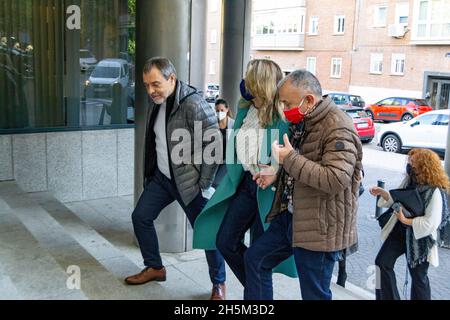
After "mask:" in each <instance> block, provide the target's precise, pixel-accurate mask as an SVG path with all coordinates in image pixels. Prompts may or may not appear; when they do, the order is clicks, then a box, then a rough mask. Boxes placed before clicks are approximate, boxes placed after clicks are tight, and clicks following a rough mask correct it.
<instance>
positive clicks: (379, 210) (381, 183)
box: [374, 180, 385, 219]
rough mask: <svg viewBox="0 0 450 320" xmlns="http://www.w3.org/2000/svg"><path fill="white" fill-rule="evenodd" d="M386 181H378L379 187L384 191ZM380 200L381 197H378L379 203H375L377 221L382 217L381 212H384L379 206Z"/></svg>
mask: <svg viewBox="0 0 450 320" xmlns="http://www.w3.org/2000/svg"><path fill="white" fill-rule="evenodd" d="M384 184H385V183H384V181H383V180H378V181H377V187H379V188H382V189H384ZM378 200H380V196H377V202H375V217H374V218H375V219H377V218H378V217H379V216H380V215H381V213H382V212H381V211H382V210H383V208H380V207H378V206H377V204H378Z"/></svg>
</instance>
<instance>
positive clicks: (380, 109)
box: [366, 97, 433, 121]
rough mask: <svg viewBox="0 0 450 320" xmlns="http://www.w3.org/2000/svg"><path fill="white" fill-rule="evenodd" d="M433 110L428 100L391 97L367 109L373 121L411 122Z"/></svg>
mask: <svg viewBox="0 0 450 320" xmlns="http://www.w3.org/2000/svg"><path fill="white" fill-rule="evenodd" d="M431 110H433V108H432V107H430V106H429V105H428V103H427V101H426V100H424V99H415V98H401V97H391V98H386V99H383V100H381V101H378V102H377V103H375V104H372V105H370V106H368V107H367V108H366V111H367V112H368V113H369V115H370V116H371V117H372V119H373V120H384V121H409V120H411V119H412V118H414V117H417V116H418V115H421V114H423V113H425V112H429V111H431Z"/></svg>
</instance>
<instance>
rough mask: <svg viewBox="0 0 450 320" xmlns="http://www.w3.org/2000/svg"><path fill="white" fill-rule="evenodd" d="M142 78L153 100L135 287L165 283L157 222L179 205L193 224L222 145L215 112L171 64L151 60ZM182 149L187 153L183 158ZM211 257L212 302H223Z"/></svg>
mask: <svg viewBox="0 0 450 320" xmlns="http://www.w3.org/2000/svg"><path fill="white" fill-rule="evenodd" d="M143 73H144V74H143V79H144V84H145V86H146V89H147V93H148V95H149V97H150V99H149V100H150V105H149V108H148V110H147V128H146V139H145V140H146V141H145V150H144V168H145V169H144V191H143V193H142V195H141V197H140V199H139V201H138V203H137V205H136V208H135V210H134V212H133V214H132V220H133V227H134V232H135V234H136V237H137V239H138V242H139V246H140V249H141V253H142V256H143V258H144V265H145V266H146V268H145V269H144V270H143V271H142V272H140V273H138V274H136V275H133V276H130V277H128V278H126V279H125V282H126V283H127V284H130V285H138V284H144V283H147V282H149V281H164V280H165V279H166V270H165V268H164V266H163V264H162V260H161V255H160V252H159V246H158V237H157V234H156V230H155V226H154V220H155V219H156V218H157V217H158V215H159V213H160V212H161V210H162V209H164V208H165V207H166V206H167V205H169V204H170V203H172V202H173V201H178V203H179V204H180V205H181V207H182V208H183V210H184V212H185V213H186V215H187V218H188V220H189V222H190V223H191V225H192V226H193V225H194V222H195V219H196V218H197V216H198V214H199V213H200V212H201V210H202V209H203V207H204V206H205V204H206V202H207V199H206V198H205V197H204V194H205V193H206V192H207V190H208V189H209V188H210V187H211V184H212V182H213V180H214V176H215V174H216V171H217V167H218V164H217V163H216V162H211V161H205V159H204V158H203V156H204V151H205V149H206V148H208V147H211V146H212V144H213V143H219V146H220V145H221V144H222V142H221V140H220V131H219V127H218V121H217V116H216V112H215V110H214V109H213V108H212V107H211V106H210V105H209V104H208V103H207V102H206V101H205V100H204V99H203V97H202V96H201V94H199V93H198V92H197V90H196V89H195V88H193V87H191V86H189V85H187V84H185V83H183V82H182V81H180V80H178V79H177V75H176V71H175V68H174V66H173V64H172V63H171V62H170V61H169V60H168V59H166V58H161V57H156V58H152V59H150V60H148V61H147V63H146V64H145V66H144V72H143ZM203 135H205V137H203ZM212 137H214V138H212ZM180 139H181V142H180ZM186 140H187V142H186ZM205 141H206V142H205ZM208 149H211V148H208ZM180 150H182V153H183V155H182V156H181V157H180V152H179V151H180ZM205 153H206V152H205ZM175 157H176V158H175ZM206 160H207V159H206ZM206 258H207V261H208V265H209V271H210V272H209V273H210V278H211V281H212V283H213V290H212V295H211V299H213V300H223V299H225V284H224V282H225V263H224V260H223V257H222V256H221V255H220V253H219V252H218V251H217V250H208V251H206Z"/></svg>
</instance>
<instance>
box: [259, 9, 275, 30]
mask: <svg viewBox="0 0 450 320" xmlns="http://www.w3.org/2000/svg"><path fill="white" fill-rule="evenodd" d="M274 33H275V15H274V13H270V14H268V13H265V14H260V15H257V16H256V17H255V34H257V35H266V34H274Z"/></svg>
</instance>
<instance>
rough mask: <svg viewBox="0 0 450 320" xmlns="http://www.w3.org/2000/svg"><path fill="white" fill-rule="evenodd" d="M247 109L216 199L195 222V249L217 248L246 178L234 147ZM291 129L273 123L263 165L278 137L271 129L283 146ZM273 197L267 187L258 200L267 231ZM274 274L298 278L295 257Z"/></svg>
mask: <svg viewBox="0 0 450 320" xmlns="http://www.w3.org/2000/svg"><path fill="white" fill-rule="evenodd" d="M248 110H249V109H248V108H246V107H243V108H242V107H241V108H239V110H238V114H237V116H236V122H235V124H234V129H235V131H234V132H233V133H232V134H231V136H230V139H229V141H228V144H227V151H226V152H227V154H226V159H227V160H226V163H227V164H226V166H227V174H226V175H225V176H224V177H223V179H222V181H221V183H220V185H219V186H218V187H217V190H216V192H215V193H214V195H213V197H212V198H211V199H210V200H209V201H208V203H207V204H206V206H205V208H204V209H203V210H202V212H201V213H200V215H199V216H198V217H197V219H196V220H195V225H194V235H193V238H194V240H193V247H194V248H196V249H205V250H214V249H216V236H217V232H218V230H219V227H220V225H221V223H222V220H223V217H224V216H225V213H226V211H227V209H228V204H229V202H230V200H231V199H232V197H233V195H234V194H235V193H236V190H237V188H238V186H239V184H240V183H241V181H242V179H243V177H244V169H243V167H242V165H241V164H240V163H239V162H238V160H237V156H236V151H235V148H234V146H235V139H236V134H237V131H238V130H237V129H239V128H240V127H241V126H242V123H243V121H244V118H245V116H246V115H247V112H248ZM288 128H289V125H288V123H286V122H285V121H283V120H277V121H274V123H273V124H272V125H270V126H268V127H267V130H266V131H265V135H264V140H263V143H262V150H261V157H262V159H261V162H262V163H269V162H270V154H271V150H272V143H273V141H275V139H276V138H277V134H276V133H275V132H274V134H273V135H272V132H271V130H277V129H278V131H277V132H279V134H278V140H279V143H280V144H283V135H284V134H285V133H288V134H289V131H288ZM265 160H266V161H265ZM231 162H232V163H231ZM274 196H275V192H274V191H272V189H271V188H267V189H265V190H263V189H261V188H258V191H257V199H258V207H259V215H260V218H261V221H262V223H263V225H264V230H267V228H268V227H269V224H267V223H265V221H266V217H267V215H268V214H269V212H270V209H271V208H272V203H273V200H274ZM274 272H278V273H283V274H285V275H287V276H289V277H297V271H296V268H295V263H294V259H293V256H291V257H290V258H288V259H287V260H285V261H283V262H282V263H281V264H280V265H278V266H277V267H276V268H275V269H274Z"/></svg>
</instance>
